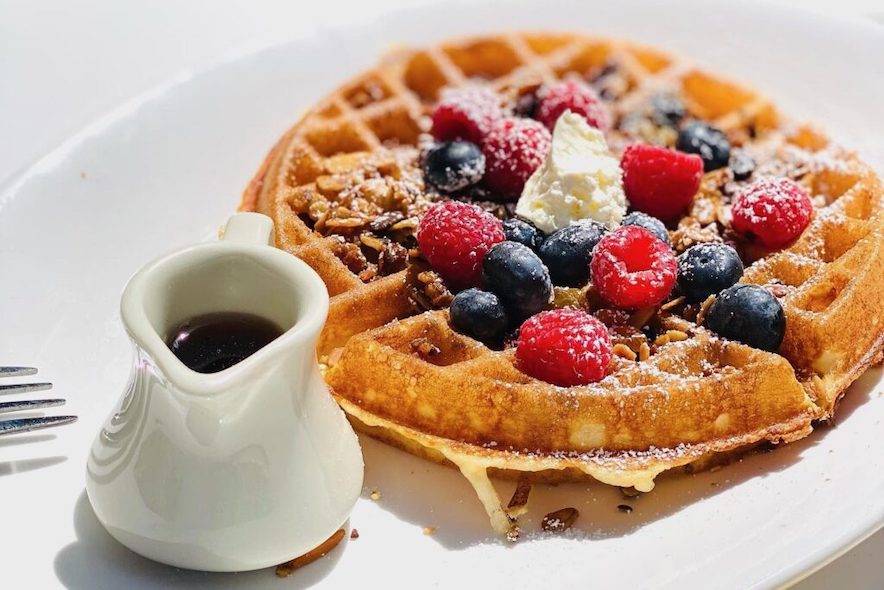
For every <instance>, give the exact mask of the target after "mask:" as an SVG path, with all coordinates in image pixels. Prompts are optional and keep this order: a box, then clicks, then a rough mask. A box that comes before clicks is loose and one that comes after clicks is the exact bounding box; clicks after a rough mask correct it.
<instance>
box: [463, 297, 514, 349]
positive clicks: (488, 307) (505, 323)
mask: <svg viewBox="0 0 884 590" xmlns="http://www.w3.org/2000/svg"><path fill="white" fill-rule="evenodd" d="M448 312H449V313H450V314H451V324H452V325H453V326H454V327H455V328H456V329H457V330H458V331H459V332H463V333H464V334H466V335H467V336H472V337H473V338H475V339H476V340H479V341H481V342H484V343H485V344H500V343H501V342H502V341H503V337H504V336H505V335H506V331H507V328H508V327H509V318H508V317H507V313H506V310H505V309H504V308H503V304H502V303H501V302H500V299H498V298H497V295H495V294H494V293H489V292H488V291H482V290H480V289H467V290H466V291H461V292H460V293H458V294H457V295H455V296H454V300H453V301H452V302H451V308H450V309H449V310H448Z"/></svg>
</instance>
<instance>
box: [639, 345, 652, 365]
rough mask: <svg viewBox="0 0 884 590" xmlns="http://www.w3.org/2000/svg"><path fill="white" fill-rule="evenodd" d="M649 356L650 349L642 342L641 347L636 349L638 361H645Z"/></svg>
mask: <svg viewBox="0 0 884 590" xmlns="http://www.w3.org/2000/svg"><path fill="white" fill-rule="evenodd" d="M650 356H651V347H650V346H648V343H647V342H642V345H641V346H640V347H639V349H638V360H640V361H646V360H648V358H650Z"/></svg>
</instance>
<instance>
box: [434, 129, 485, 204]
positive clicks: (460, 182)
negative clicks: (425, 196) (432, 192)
mask: <svg viewBox="0 0 884 590" xmlns="http://www.w3.org/2000/svg"><path fill="white" fill-rule="evenodd" d="M424 174H425V175H426V177H427V180H429V181H430V182H431V183H432V184H433V185H434V186H435V187H436V188H438V189H439V190H440V191H442V192H446V193H453V192H455V191H459V190H460V189H463V188H466V187H468V186H470V185H471V184H476V183H477V182H479V181H480V180H482V175H483V174H485V155H484V154H482V150H480V149H479V147H478V146H477V145H476V144H474V143H470V142H468V141H447V142H445V143H440V144H439V145H437V146H434V147H433V148H432V149H431V150H430V151H429V152H427V157H426V158H425V159H424Z"/></svg>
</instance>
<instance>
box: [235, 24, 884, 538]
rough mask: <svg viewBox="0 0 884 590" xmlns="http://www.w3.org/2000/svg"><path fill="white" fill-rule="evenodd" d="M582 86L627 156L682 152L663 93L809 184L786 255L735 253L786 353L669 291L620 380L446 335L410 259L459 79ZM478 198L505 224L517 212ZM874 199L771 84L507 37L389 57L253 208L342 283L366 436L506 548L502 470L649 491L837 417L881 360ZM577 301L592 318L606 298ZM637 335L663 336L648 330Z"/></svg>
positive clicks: (332, 351)
mask: <svg viewBox="0 0 884 590" xmlns="http://www.w3.org/2000/svg"><path fill="white" fill-rule="evenodd" d="M571 75H579V76H582V77H584V78H585V79H588V80H591V81H592V83H593V85H595V87H596V88H597V89H599V90H600V91H601V95H602V97H603V98H604V99H605V100H606V101H607V104H608V105H609V107H610V109H611V111H612V113H613V120H614V121H615V124H614V128H613V130H612V131H611V132H610V133H609V134H608V141H609V144H610V145H611V147H612V150H614V151H615V152H618V151H620V150H622V148H623V147H624V146H625V145H627V144H628V143H630V142H634V141H643V142H646V143H653V144H658V145H668V146H671V145H672V144H673V143H674V141H675V134H674V132H673V131H672V130H671V129H665V128H662V127H660V126H656V125H654V124H653V123H652V122H651V121H650V117H649V115H648V114H647V112H648V111H647V105H648V103H649V100H650V97H652V96H654V95H656V94H659V93H661V92H662V93H668V94H671V95H673V96H676V97H678V98H680V99H681V101H682V102H683V104H684V105H685V107H686V109H687V111H688V113H689V116H691V117H694V118H699V119H703V120H706V121H709V122H711V123H712V124H714V125H715V126H717V127H718V128H720V129H722V130H724V131H725V132H726V133H727V135H728V137H729V139H730V141H731V143H732V145H734V146H739V147H740V148H741V149H743V150H745V152H746V153H747V154H749V155H751V156H752V158H753V159H754V160H755V161H756V162H757V163H758V167H757V169H756V174H773V175H778V176H788V177H791V178H793V179H795V180H797V181H799V182H800V183H802V184H803V185H804V186H805V187H807V189H808V190H809V192H810V194H811V195H812V196H813V200H814V203H815V205H816V207H817V209H816V211H815V215H814V219H813V221H812V222H811V224H810V225H809V227H808V228H807V229H806V230H805V231H804V233H803V234H802V235H801V237H800V238H799V239H798V240H797V241H796V242H795V243H794V244H793V245H791V246H790V247H788V248H786V249H784V250H781V251H778V252H774V253H770V252H765V251H763V250H759V249H758V248H757V247H755V246H752V245H751V244H744V245H743V249H742V251H741V254H742V256H743V258H744V260H749V261H754V262H753V263H752V264H751V265H749V266H748V267H747V269H746V272H745V274H744V277H743V279H742V281H743V282H748V283H755V284H759V285H764V286H766V287H767V288H768V289H770V290H772V291H773V292H774V293H775V294H776V295H777V296H778V297H779V299H780V301H781V303H782V305H783V307H784V309H785V312H786V317H787V329H786V334H785V339H784V341H783V343H782V346H781V347H780V350H779V354H773V353H769V352H764V351H761V350H756V349H753V348H750V347H748V346H745V345H743V344H740V343H737V342H733V341H727V340H723V339H720V338H717V337H716V336H715V335H714V334H712V333H711V332H709V331H708V330H706V329H705V328H704V327H702V316H703V313H704V309H705V307H704V306H696V305H694V306H691V305H687V304H685V303H684V302H683V301H678V300H674V301H670V302H668V303H667V304H665V305H663V306H662V307H660V308H655V309H650V310H639V311H638V312H635V313H634V314H633V315H632V317H630V318H628V320H627V321H626V322H625V323H621V324H619V325H618V327H617V328H616V329H614V330H613V331H614V341H615V343H617V344H616V346H615V352H617V351H618V350H619V351H620V353H621V354H619V355H618V356H615V359H614V361H613V364H612V367H611V369H610V373H609V375H608V376H607V377H606V378H605V379H603V380H602V381H600V382H598V383H594V384H591V385H587V386H581V387H570V388H562V387H557V386H554V385H550V384H548V383H544V382H542V381H538V380H536V379H533V378H531V377H528V376H527V375H525V374H523V373H521V372H520V371H518V370H517V369H516V368H515V367H514V363H513V359H514V354H513V350H512V349H511V348H510V349H504V350H492V349H490V348H488V347H486V346H485V345H483V344H481V343H479V342H477V341H475V340H473V339H471V338H469V337H467V336H464V335H462V334H459V333H457V332H455V331H454V330H452V328H451V327H450V325H449V322H448V317H447V311H446V309H445V308H446V307H447V304H448V303H449V302H450V299H451V294H450V293H449V292H448V291H447V289H446V287H445V285H444V283H443V282H442V281H441V280H440V279H439V278H438V276H436V275H435V274H434V273H433V272H432V271H431V270H430V269H429V268H428V267H427V266H426V265H425V264H423V265H422V264H421V261H420V260H419V259H410V258H409V256H408V254H407V252H408V250H409V248H412V247H414V245H415V244H414V235H413V234H414V228H415V227H416V225H417V221H418V220H419V218H420V216H421V214H422V213H423V212H424V211H425V210H426V209H427V208H428V207H429V206H430V205H431V204H432V203H433V202H434V201H435V200H437V199H438V198H440V197H439V196H438V195H435V194H434V193H433V191H432V190H431V189H430V188H429V187H427V186H425V184H424V181H423V177H422V173H421V170H420V149H421V145H422V142H423V141H424V138H425V137H426V136H425V133H426V132H427V130H428V126H429V123H428V119H427V114H428V113H429V111H430V108H431V106H432V104H433V102H434V101H435V100H436V99H437V97H438V95H439V92H440V90H441V89H443V88H445V87H458V86H463V85H465V84H471V83H474V82H475V80H477V79H478V80H481V83H483V84H488V85H490V86H491V87H493V88H495V89H496V90H498V91H500V92H501V93H502V95H504V96H505V97H509V98H510V99H511V100H512V101H513V102H516V101H518V97H520V96H522V95H523V94H524V93H526V92H528V91H533V90H534V89H536V88H537V87H538V86H540V85H541V84H545V83H550V82H554V81H556V80H559V79H561V78H562V77H565V76H571ZM738 186H739V183H738V182H736V181H734V180H733V177H732V175H730V173H729V172H728V170H727V169H721V170H717V171H713V172H709V173H707V174H706V175H705V176H704V179H703V183H702V186H701V189H700V193H699V194H698V196H697V197H696V198H695V201H694V204H693V205H692V207H691V210H690V211H689V212H688V214H687V215H686V216H685V218H684V219H682V220H681V222H680V223H679V224H678V227H677V228H674V229H673V231H671V232H670V233H671V237H672V240H673V243H674V246H675V248H676V250H677V251H683V250H684V249H686V248H687V247H689V246H690V245H691V244H693V243H696V242H703V241H720V240H725V239H728V236H727V234H726V232H725V233H724V234H722V233H721V232H720V231H718V230H716V229H715V228H721V227H724V228H726V227H728V225H729V213H728V207H727V203H728V202H729V198H730V195H732V194H733V192H734V191H735V190H736V188H738ZM473 198H474V199H475V200H477V201H479V202H480V204H482V205H483V206H485V207H486V208H487V209H489V210H491V211H492V212H494V213H497V214H499V215H501V216H507V215H511V214H512V209H511V205H510V206H508V205H505V204H500V203H484V202H481V199H482V196H481V195H478V196H474V197H473ZM881 202H882V186H881V181H880V180H879V178H878V177H877V176H876V175H875V173H874V172H873V171H872V170H871V168H869V167H868V166H867V165H865V164H864V163H862V162H861V161H860V160H859V159H858V158H857V157H856V155H855V154H854V153H852V152H850V151H847V150H845V149H843V148H840V147H838V146H836V145H834V144H831V143H830V142H829V141H828V139H827V138H826V137H825V136H824V135H822V134H821V133H820V132H818V131H816V130H814V129H813V128H810V127H807V126H800V125H793V124H791V123H790V122H788V121H787V120H785V119H784V118H783V117H782V116H781V115H780V114H779V112H778V111H777V109H776V108H775V106H774V105H773V104H772V103H771V102H770V101H769V100H767V99H766V98H765V97H763V96H762V95H760V94H758V93H757V92H754V91H752V90H750V89H747V88H745V87H743V86H740V85H737V84H734V83H732V82H730V81H727V80H725V79H722V78H720V77H717V76H713V75H710V74H708V73H706V72H704V71H703V70H701V69H698V68H696V67H694V66H692V65H690V64H687V63H685V62H683V61H676V60H674V59H673V58H672V57H670V56H668V55H665V54H663V53H661V52H658V51H656V50H654V49H650V48H646V47H642V46H638V45H634V44H629V43H624V42H620V41H612V40H605V39H596V38H589V37H585V36H579V35H559V34H513V35H501V36H491V37H481V38H473V39H467V40H460V41H456V42H452V43H446V44H443V45H440V46H438V47H433V48H429V49H420V50H397V51H396V52H394V53H391V54H389V55H387V56H386V57H384V58H383V60H382V61H381V63H380V64H379V65H378V66H377V67H376V68H375V69H373V70H371V71H369V72H367V73H364V74H362V75H360V76H358V77H357V78H355V79H354V80H352V81H351V82H349V83H347V84H346V85H344V86H343V87H341V88H340V89H338V90H337V91H336V92H334V93H333V94H331V95H330V96H328V97H326V98H325V99H323V100H322V101H321V102H319V103H318V105H317V106H316V107H315V108H313V109H312V110H310V111H309V112H308V113H307V114H306V115H305V116H304V117H303V118H302V119H301V120H300V121H299V122H298V123H297V124H296V125H295V126H294V127H292V128H291V129H290V130H289V131H288V132H287V133H286V134H285V135H284V136H283V137H282V138H281V139H280V140H279V142H278V143H277V144H276V146H275V147H274V148H273V149H272V150H271V152H270V154H269V155H268V156H267V158H266V160H265V162H264V164H263V165H262V166H261V168H260V170H259V171H258V173H257V175H256V176H255V178H254V179H253V181H252V182H251V184H250V185H249V187H248V188H247V189H246V191H245V194H244V196H243V201H242V205H241V208H242V209H244V210H253V211H259V212H262V213H265V214H267V215H269V216H270V217H272V218H273V220H274V222H275V224H276V244H277V246H278V247H279V248H282V249H284V250H286V251H288V252H290V253H292V254H294V255H296V256H298V257H300V258H302V259H303V260H305V261H306V262H307V263H308V264H310V265H311V266H312V267H313V268H314V269H315V270H316V271H317V272H318V273H319V274H320V276H321V277H322V278H323V280H324V281H325V283H326V285H327V286H328V289H329V293H330V295H331V308H330V313H329V319H328V323H327V325H326V327H325V330H324V331H323V333H322V336H321V338H320V343H319V349H318V353H319V355H320V358H321V360H322V361H323V362H324V363H325V364H326V365H327V367H328V369H327V372H326V379H327V381H328V383H329V384H330V386H331V388H332V390H333V392H334V394H335V396H336V398H337V399H338V401H339V403H340V404H341V406H342V407H343V409H344V410H345V411H346V412H347V414H348V415H349V417H350V418H351V421H352V422H353V423H354V425H355V426H356V427H357V428H359V429H360V430H362V431H364V432H367V433H368V434H370V435H372V436H375V437H377V438H380V439H382V440H385V441H387V442H389V443H391V444H394V445H396V446H398V447H400V448H403V449H405V450H407V451H409V452H412V453H415V454H417V455H420V456H423V457H426V458H428V459H431V460H434V461H438V462H443V463H449V464H453V465H455V466H456V467H458V468H459V469H460V470H461V472H462V473H463V475H464V476H465V477H466V478H467V479H468V480H469V481H470V483H471V484H472V485H473V486H474V488H475V489H476V491H477V493H478V496H479V498H480V500H481V501H482V503H483V505H484V507H485V509H486V510H487V512H488V514H489V517H490V519H491V523H492V525H493V527H494V529H495V530H497V531H498V532H501V533H504V532H508V533H509V534H510V535H512V534H513V531H514V530H515V529H514V526H515V525H514V522H515V512H514V511H507V509H506V508H505V504H504V503H502V502H501V499H500V497H499V496H498V494H497V493H496V491H495V488H494V486H493V484H492V483H491V480H490V479H489V475H500V476H507V477H514V478H520V479H527V480H529V481H563V480H566V481H567V480H580V479H586V478H593V479H596V480H598V481H601V482H604V483H607V484H611V485H616V486H623V487H634V488H635V489H636V490H639V491H649V490H650V489H651V488H652V487H653V485H654V478H655V477H656V476H657V475H659V474H660V473H662V472H664V471H666V470H669V469H673V468H676V467H680V466H687V465H690V464H693V466H700V465H703V464H706V463H708V462H709V461H710V458H712V457H715V456H728V455H730V454H732V453H733V452H739V451H742V450H745V449H747V448H750V447H752V446H754V445H757V444H759V443H762V442H765V441H769V442H772V443H781V442H790V441H794V440H797V439H799V438H802V437H804V436H806V435H807V434H809V433H810V432H811V430H812V428H813V426H814V425H815V424H817V423H819V422H820V421H825V420H827V419H829V418H831V416H832V414H833V412H834V411H835V408H836V406H837V402H838V400H839V399H840V397H841V396H842V394H843V393H844V391H845V389H846V388H847V386H848V385H849V384H850V383H851V382H852V381H853V380H855V379H856V378H857V377H858V376H859V375H860V374H861V373H862V372H863V371H864V370H865V369H866V368H867V367H868V366H869V365H871V364H872V363H875V362H877V361H880V359H881V356H882V346H884V319H882V318H884V298H881V297H880V292H881V288H882V286H884V215H882V213H881ZM590 291H591V290H590ZM560 295H561V296H562V297H567V296H571V297H573V296H575V295H574V294H573V293H570V294H568V293H558V294H557V297H558V296H560ZM576 296H577V298H578V300H580V301H581V304H582V305H587V306H590V307H591V301H592V294H591V292H582V293H578V294H577V295H576ZM707 303H708V302H707ZM644 324H648V325H652V326H653V334H652V335H651V336H652V337H648V336H647V334H644V333H642V332H640V331H638V330H637V329H635V326H640V325H644ZM630 326H632V328H630Z"/></svg>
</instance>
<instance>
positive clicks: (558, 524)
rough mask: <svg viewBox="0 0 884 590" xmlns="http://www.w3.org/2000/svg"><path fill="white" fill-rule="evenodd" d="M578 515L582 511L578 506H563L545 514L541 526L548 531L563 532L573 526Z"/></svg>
mask: <svg viewBox="0 0 884 590" xmlns="http://www.w3.org/2000/svg"><path fill="white" fill-rule="evenodd" d="M578 516H580V512H578V511H577V509H576V508H570V507H569V508H562V509H560V510H556V511H555V512H550V513H549V514H547V515H546V516H544V517H543V520H542V521H541V523H540V528H542V529H543V530H545V531H548V532H555V533H561V532H562V531H566V530H568V529H569V528H571V525H573V524H574V521H576V520H577V517H578Z"/></svg>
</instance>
